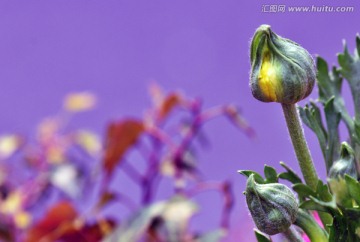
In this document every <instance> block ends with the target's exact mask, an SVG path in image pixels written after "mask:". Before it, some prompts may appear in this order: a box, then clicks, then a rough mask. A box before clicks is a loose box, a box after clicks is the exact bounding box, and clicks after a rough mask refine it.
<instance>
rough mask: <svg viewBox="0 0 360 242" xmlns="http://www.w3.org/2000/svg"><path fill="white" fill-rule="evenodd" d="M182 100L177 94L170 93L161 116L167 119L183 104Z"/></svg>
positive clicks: (162, 108) (161, 110)
mask: <svg viewBox="0 0 360 242" xmlns="http://www.w3.org/2000/svg"><path fill="white" fill-rule="evenodd" d="M181 101H182V99H181V97H180V95H179V94H177V93H170V94H169V95H168V96H167V97H166V99H165V100H164V102H163V103H162V105H161V108H160V113H159V116H160V118H161V119H163V118H165V117H166V116H167V115H168V114H169V113H170V112H171V110H173V108H174V107H176V106H177V105H179V104H180V103H181Z"/></svg>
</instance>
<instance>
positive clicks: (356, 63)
mask: <svg viewBox="0 0 360 242" xmlns="http://www.w3.org/2000/svg"><path fill="white" fill-rule="evenodd" d="M358 39H359V38H358V37H357V39H356V45H357V53H356V54H355V55H353V56H351V55H350V54H349V51H348V48H347V46H346V44H345V45H344V52H343V53H340V54H338V62H339V64H340V73H341V75H342V76H343V77H344V78H345V79H346V80H347V81H348V83H349V85H350V89H351V93H352V97H353V101H354V107H355V117H356V120H358V121H359V120H360V95H359V93H360V78H359V76H360V60H359V55H358V53H359V47H358V43H359V40H358Z"/></svg>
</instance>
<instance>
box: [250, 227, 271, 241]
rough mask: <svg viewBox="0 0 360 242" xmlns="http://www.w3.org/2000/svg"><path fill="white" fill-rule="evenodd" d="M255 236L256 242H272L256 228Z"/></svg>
mask: <svg viewBox="0 0 360 242" xmlns="http://www.w3.org/2000/svg"><path fill="white" fill-rule="evenodd" d="M254 232H255V236H256V239H257V241H258V242H272V240H271V238H270V236H269V235H267V234H264V233H263V232H261V231H259V230H258V229H254Z"/></svg>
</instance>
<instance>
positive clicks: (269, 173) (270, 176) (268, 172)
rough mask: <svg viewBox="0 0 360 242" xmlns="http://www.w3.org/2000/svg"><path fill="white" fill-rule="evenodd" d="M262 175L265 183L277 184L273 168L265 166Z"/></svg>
mask: <svg viewBox="0 0 360 242" xmlns="http://www.w3.org/2000/svg"><path fill="white" fill-rule="evenodd" d="M264 175H265V178H266V183H276V182H278V176H277V173H276V170H275V169H274V168H273V167H271V166H267V165H265V167H264Z"/></svg>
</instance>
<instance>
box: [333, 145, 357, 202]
mask: <svg viewBox="0 0 360 242" xmlns="http://www.w3.org/2000/svg"><path fill="white" fill-rule="evenodd" d="M345 174H347V175H349V176H351V177H353V178H355V179H357V177H358V176H357V171H356V165H355V158H354V151H353V149H352V148H351V147H350V146H349V145H348V144H347V143H346V142H343V143H342V144H341V155H340V159H339V160H337V161H335V162H334V164H333V165H332V166H331V168H330V170H329V174H328V183H329V186H330V190H331V192H332V193H333V194H335V195H336V196H335V197H336V203H337V204H340V205H342V206H351V205H352V199H351V196H350V194H349V191H348V189H347V184H346V181H345V179H344V176H345Z"/></svg>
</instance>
